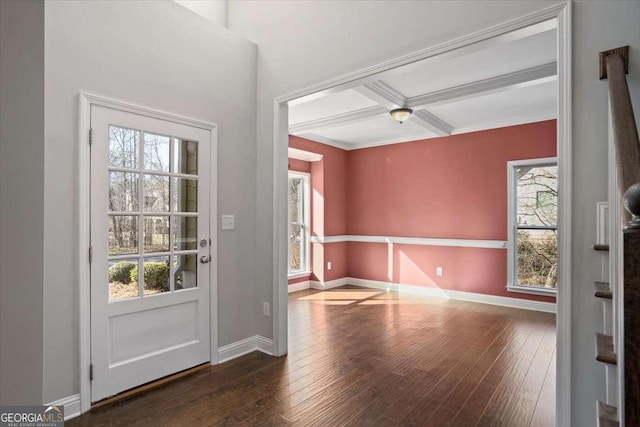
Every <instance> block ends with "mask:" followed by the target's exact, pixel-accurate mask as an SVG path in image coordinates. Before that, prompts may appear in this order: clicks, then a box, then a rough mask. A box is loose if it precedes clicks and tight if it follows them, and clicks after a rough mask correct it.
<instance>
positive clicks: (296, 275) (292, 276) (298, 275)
mask: <svg viewBox="0 0 640 427" xmlns="http://www.w3.org/2000/svg"><path fill="white" fill-rule="evenodd" d="M310 275H311V272H310V271H303V272H300V273H292V274H289V275H288V276H287V279H299V278H301V277H306V276H310Z"/></svg>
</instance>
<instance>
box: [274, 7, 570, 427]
mask: <svg viewBox="0 0 640 427" xmlns="http://www.w3.org/2000/svg"><path fill="white" fill-rule="evenodd" d="M554 18H555V19H557V22H558V41H559V42H558V130H557V140H558V166H559V176H558V189H559V191H560V198H559V203H558V204H559V206H558V260H559V266H558V276H559V277H558V279H559V282H560V283H562V286H561V287H560V288H559V289H558V295H557V318H556V319H557V320H556V324H557V381H556V423H557V425H558V426H567V427H568V426H570V425H571V188H572V184H571V170H572V169H571V146H572V140H571V2H570V1H566V2H563V3H559V4H557V5H553V6H551V7H548V8H545V9H542V10H540V11H537V12H534V13H531V14H529V15H526V16H523V17H520V18H516V19H513V20H511V21H507V22H504V23H502V24H499V25H496V26H493V27H490V28H487V29H484V30H482V31H478V32H476V33H473V34H469V35H466V36H463V37H460V38H457V39H454V40H451V41H449V42H446V43H443V44H440V45H436V46H433V47H429V48H427V49H423V50H420V51H417V52H414V53H411V54H408V55H405V56H402V57H399V58H396V59H393V60H390V61H386V62H383V63H380V64H378V65H374V66H372V67H368V68H365V69H362V70H358V71H355V72H352V73H349V74H345V75H343V76H339V77H336V78H333V79H331V80H328V81H325V82H322V83H319V84H315V85H312V86H309V87H307V88H304V89H301V90H297V91H295V92H291V93H288V94H285V95H282V96H279V97H277V98H275V99H274V118H273V119H274V122H273V154H274V155H273V201H274V206H273V230H274V238H273V278H272V280H273V313H274V316H273V352H274V355H276V356H281V355H283V354H286V353H287V339H288V337H287V328H288V319H287V261H286V260H287V239H286V237H287V236H286V232H287V192H286V191H285V190H286V188H287V185H286V184H287V148H288V145H289V141H288V134H289V132H288V127H289V123H288V120H289V118H288V110H289V107H288V103H289V102H290V101H293V100H295V99H298V98H302V97H305V96H309V95H312V94H316V93H318V92H323V93H331V92H335V91H339V90H342V89H344V88H345V87H352V86H355V85H358V84H362V82H363V81H365V80H366V79H367V78H369V79H370V78H372V76H374V75H375V74H378V73H380V72H383V71H387V70H390V69H392V68H396V67H400V66H403V65H407V64H410V63H413V62H416V61H420V60H423V59H426V58H430V57H434V56H437V55H443V54H454V55H455V53H454V51H455V50H458V52H460V51H459V49H474V48H475V47H474V46H472V45H476V46H477V44H483V43H484V44H487V43H492V42H496V41H499V40H500V39H501V38H502V39H504V38H508V36H507V33H509V32H512V31H517V30H521V29H524V28H526V27H529V26H531V25H534V24H537V23H540V22H543V21H546V20H549V19H554Z"/></svg>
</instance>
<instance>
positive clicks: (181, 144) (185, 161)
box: [173, 138, 198, 175]
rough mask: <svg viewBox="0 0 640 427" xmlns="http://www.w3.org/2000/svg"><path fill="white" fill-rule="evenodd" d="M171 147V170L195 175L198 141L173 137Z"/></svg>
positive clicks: (196, 171)
mask: <svg viewBox="0 0 640 427" xmlns="http://www.w3.org/2000/svg"><path fill="white" fill-rule="evenodd" d="M173 147H174V148H173V172H175V173H182V174H189V175H197V174H198V143H197V142H193V141H186V140H184V139H178V138H175V140H174V145H173Z"/></svg>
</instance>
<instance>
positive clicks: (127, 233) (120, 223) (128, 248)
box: [109, 215, 138, 255]
mask: <svg viewBox="0 0 640 427" xmlns="http://www.w3.org/2000/svg"><path fill="white" fill-rule="evenodd" d="M137 253H138V217H137V216H130V215H109V255H124V254H137Z"/></svg>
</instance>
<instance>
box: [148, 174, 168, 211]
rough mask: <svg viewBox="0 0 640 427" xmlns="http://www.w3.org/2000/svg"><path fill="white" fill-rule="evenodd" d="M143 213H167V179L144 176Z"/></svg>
mask: <svg viewBox="0 0 640 427" xmlns="http://www.w3.org/2000/svg"><path fill="white" fill-rule="evenodd" d="M144 211H145V212H169V177H168V176H164V175H150V174H145V175H144Z"/></svg>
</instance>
